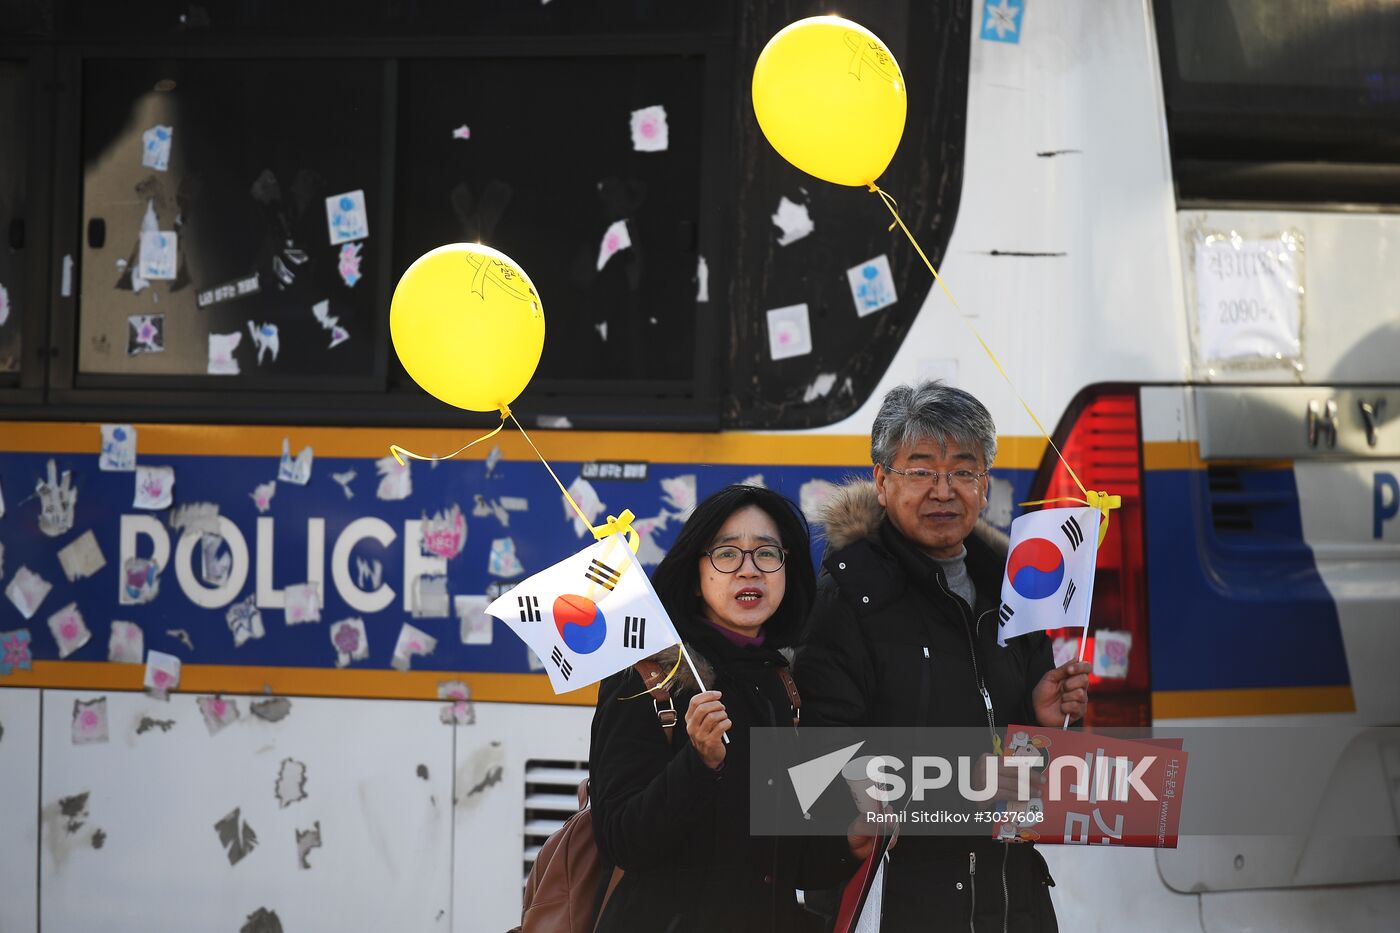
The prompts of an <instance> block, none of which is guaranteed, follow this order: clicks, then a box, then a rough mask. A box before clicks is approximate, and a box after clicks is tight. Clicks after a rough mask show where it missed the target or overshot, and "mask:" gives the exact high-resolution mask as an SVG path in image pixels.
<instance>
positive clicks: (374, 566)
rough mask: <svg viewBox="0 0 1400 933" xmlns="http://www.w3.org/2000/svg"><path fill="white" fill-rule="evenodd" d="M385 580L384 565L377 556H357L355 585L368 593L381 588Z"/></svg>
mask: <svg viewBox="0 0 1400 933" xmlns="http://www.w3.org/2000/svg"><path fill="white" fill-rule="evenodd" d="M383 581H384V565H383V564H382V563H380V562H379V561H378V560H377V559H375V558H370V559H369V560H365V559H364V558H363V557H357V558H355V585H356V586H358V587H359V588H360V589H362V590H364V591H365V592H367V593H373V592H374V591H375V590H377V589H379V587H380V585H381V584H382V583H383Z"/></svg>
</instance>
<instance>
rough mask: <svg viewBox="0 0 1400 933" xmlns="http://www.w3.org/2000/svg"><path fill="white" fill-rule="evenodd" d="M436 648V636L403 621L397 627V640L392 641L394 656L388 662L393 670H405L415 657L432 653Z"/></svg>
mask: <svg viewBox="0 0 1400 933" xmlns="http://www.w3.org/2000/svg"><path fill="white" fill-rule="evenodd" d="M436 648H437V639H436V638H434V637H433V636H431V635H429V634H428V633H427V632H424V631H422V630H420V629H416V628H414V627H413V626H411V625H409V624H408V623H407V622H405V623H404V624H403V628H401V629H399V640H398V641H397V642H395V643H394V657H393V660H391V661H390V662H389V663H390V664H391V665H392V666H393V668H394V669H395V670H399V671H406V670H408V669H409V668H410V667H411V666H412V664H413V659H414V658H415V657H423V656H425V655H429V654H432V653H433V651H434V650H435V649H436Z"/></svg>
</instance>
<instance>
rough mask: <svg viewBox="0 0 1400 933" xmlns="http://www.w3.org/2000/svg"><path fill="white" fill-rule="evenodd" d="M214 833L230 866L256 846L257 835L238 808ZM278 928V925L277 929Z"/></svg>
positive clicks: (217, 825)
mask: <svg viewBox="0 0 1400 933" xmlns="http://www.w3.org/2000/svg"><path fill="white" fill-rule="evenodd" d="M214 831H215V832H217V833H218V834H219V845H221V846H223V847H224V849H225V850H226V852H227V855H228V863H229V864H230V865H237V864H238V863H239V862H241V861H243V857H244V856H245V855H247V854H248V853H249V852H252V851H253V848H254V847H255V846H257V844H258V834H257V833H255V832H253V827H251V826H249V825H248V824H247V823H246V822H244V821H243V817H242V816H241V815H240V814H239V808H238V807H234V808H233V812H232V813H230V814H229V815H228V816H226V817H224V818H223V819H221V820H219V822H217V823H215V824H214ZM264 928H266V927H265V926H264ZM280 928H281V924H280V923H279V924H278V929H280Z"/></svg>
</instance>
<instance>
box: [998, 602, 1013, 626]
mask: <svg viewBox="0 0 1400 933" xmlns="http://www.w3.org/2000/svg"><path fill="white" fill-rule="evenodd" d="M1000 614H1001V623H1000V624H1001V625H1003V626H1004V625H1006V623H1008V622H1010V621H1011V617H1012V616H1014V615H1015V614H1016V610H1015V609H1012V608H1011V607H1010V606H1008V605H1007V604H1006V603H1002V604H1001V613H1000Z"/></svg>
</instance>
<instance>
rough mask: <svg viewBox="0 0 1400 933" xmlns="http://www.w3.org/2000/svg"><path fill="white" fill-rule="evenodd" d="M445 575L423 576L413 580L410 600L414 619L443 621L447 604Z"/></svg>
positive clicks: (447, 607)
mask: <svg viewBox="0 0 1400 933" xmlns="http://www.w3.org/2000/svg"><path fill="white" fill-rule="evenodd" d="M448 599H449V597H448V593H447V575H446V574H423V575H422V576H419V577H415V578H414V580H413V596H412V599H411V600H410V603H411V609H412V612H413V617H414V618H415V619H445V618H447V615H448V610H449V603H448Z"/></svg>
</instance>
